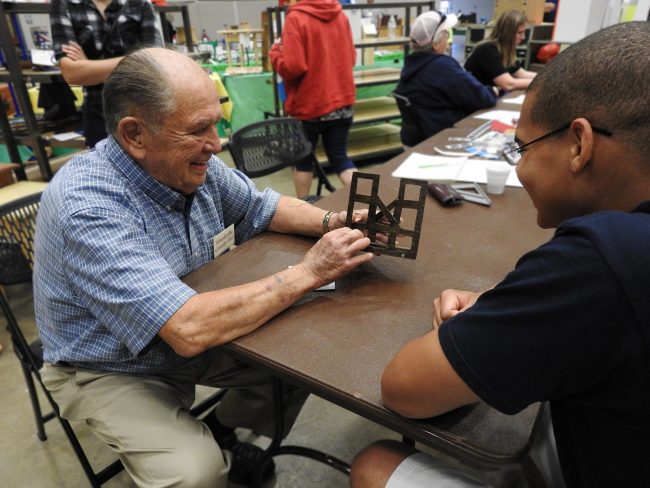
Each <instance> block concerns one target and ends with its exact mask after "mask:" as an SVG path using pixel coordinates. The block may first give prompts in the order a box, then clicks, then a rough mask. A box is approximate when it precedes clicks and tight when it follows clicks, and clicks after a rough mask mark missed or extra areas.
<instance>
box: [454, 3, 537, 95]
mask: <svg viewBox="0 0 650 488" xmlns="http://www.w3.org/2000/svg"><path fill="white" fill-rule="evenodd" d="M525 37H526V16H525V15H524V14H523V13H521V12H519V11H517V10H508V11H506V12H503V13H502V14H501V15H500V16H499V18H498V19H497V22H496V24H495V25H494V29H492V32H491V33H490V36H489V37H488V39H487V40H485V41H482V42H480V43H479V44H478V45H477V46H476V47H475V48H474V50H473V51H472V53H471V54H470V55H469V58H467V60H466V61H465V69H466V70H467V71H469V72H470V73H472V74H473V75H474V76H476V78H477V79H478V80H479V81H480V82H481V83H483V84H484V85H488V86H492V85H494V86H496V87H497V88H499V90H502V91H510V90H516V89H526V88H528V85H530V82H531V80H532V79H533V78H534V77H535V73H533V72H532V71H527V70H525V69H524V68H522V67H521V64H520V63H518V62H517V61H516V54H517V52H516V51H517V45H518V44H521V42H522V41H523V40H524V39H525Z"/></svg>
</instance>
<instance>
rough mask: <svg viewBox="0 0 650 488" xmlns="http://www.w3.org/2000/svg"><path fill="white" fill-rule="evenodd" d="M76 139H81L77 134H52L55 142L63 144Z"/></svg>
mask: <svg viewBox="0 0 650 488" xmlns="http://www.w3.org/2000/svg"><path fill="white" fill-rule="evenodd" d="M78 137H81V134H79V133H77V132H61V133H60V134H54V135H53V136H52V139H54V140H55V141H60V142H65V141H69V140H71V139H76V138H78Z"/></svg>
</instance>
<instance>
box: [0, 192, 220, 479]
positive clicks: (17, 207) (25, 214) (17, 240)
mask: <svg viewBox="0 0 650 488" xmlns="http://www.w3.org/2000/svg"><path fill="white" fill-rule="evenodd" d="M40 199H41V194H40V193H37V194H34V195H30V196H27V197H24V198H21V199H19V200H15V201H13V202H10V203H7V204H5V205H2V206H0V308H1V309H2V312H3V313H4V315H5V317H6V318H7V324H8V325H7V328H8V330H9V334H10V336H11V342H12V344H13V349H14V352H15V354H16V357H17V358H18V360H19V361H20V366H21V368H22V370H23V375H24V377H25V383H27V388H28V390H29V396H30V399H31V402H32V409H33V410H34V418H35V420H36V432H37V436H38V438H39V439H40V440H41V441H45V440H47V434H46V433H45V423H46V422H48V421H50V420H52V419H53V418H58V419H59V422H60V423H61V427H63V430H64V432H65V434H66V436H67V438H68V440H69V441H70V444H71V445H72V448H73V449H74V451H75V453H76V454H77V458H78V459H79V462H80V463H81V466H82V468H83V470H84V473H85V474H86V476H87V477H88V480H89V481H90V484H91V486H93V487H100V486H101V485H102V484H104V483H106V482H107V481H108V480H109V479H111V478H112V477H113V476H115V475H116V474H118V473H119V472H120V471H122V470H123V469H124V466H123V465H122V462H121V461H120V460H117V461H114V462H113V463H111V464H109V465H108V466H107V467H105V468H104V469H102V470H100V471H98V472H95V471H94V470H93V468H92V466H91V465H90V462H89V461H88V457H87V456H86V454H85V453H84V450H83V448H82V447H81V444H80V443H79V440H78V439H77V436H76V434H75V432H74V430H73V429H72V427H71V426H70V423H69V422H68V421H67V420H66V419H64V418H62V417H61V416H60V415H59V409H58V406H57V404H56V402H55V401H54V399H53V398H52V396H51V395H50V392H49V391H48V390H47V388H45V385H44V384H43V380H42V378H41V375H40V369H41V367H42V366H43V347H42V344H41V341H40V340H35V341H33V342H31V343H29V342H28V341H27V339H26V338H25V335H24V334H23V332H22V330H21V329H20V326H19V325H18V321H17V320H16V317H15V315H14V314H13V312H12V310H11V307H10V306H9V302H8V301H7V298H6V296H5V294H4V292H3V291H2V290H1V287H2V286H7V285H15V284H20V283H29V282H31V280H32V267H33V263H34V245H33V244H34V230H35V227H36V214H37V212H38V208H39V206H40ZM34 379H36V382H38V383H39V384H40V386H41V389H42V390H43V393H44V394H45V397H46V398H47V400H48V402H49V403H50V405H51V407H52V411H51V412H50V413H47V414H43V411H42V409H41V404H40V401H39V399H38V395H37V392H36V386H35V382H34ZM224 393H225V390H220V391H217V392H216V393H214V394H213V395H211V396H210V397H209V398H207V399H206V400H204V401H203V402H201V403H200V404H198V405H197V406H195V407H194V408H192V410H191V411H190V413H192V415H194V416H199V415H202V414H203V413H205V412H207V411H208V410H209V409H210V408H211V407H213V406H214V405H216V403H217V402H218V401H219V400H220V399H221V397H222V396H223V394H224Z"/></svg>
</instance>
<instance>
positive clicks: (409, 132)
mask: <svg viewBox="0 0 650 488" xmlns="http://www.w3.org/2000/svg"><path fill="white" fill-rule="evenodd" d="M393 96H394V97H395V101H396V102H397V108H398V109H399V113H400V115H401V116H402V130H401V133H400V135H401V139H402V144H404V145H405V146H414V145H415V144H417V143H418V142H421V141H423V140H424V139H426V136H425V135H424V134H423V133H422V131H421V130H420V125H419V123H418V117H417V114H416V113H415V111H414V110H413V104H411V101H410V100H409V99H408V98H407V97H405V96H404V95H400V94H399V93H397V92H393Z"/></svg>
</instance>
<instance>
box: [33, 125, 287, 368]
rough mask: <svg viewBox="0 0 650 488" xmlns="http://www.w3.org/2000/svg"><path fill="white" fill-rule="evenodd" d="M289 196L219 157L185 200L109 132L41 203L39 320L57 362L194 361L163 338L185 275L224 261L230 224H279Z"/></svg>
mask: <svg viewBox="0 0 650 488" xmlns="http://www.w3.org/2000/svg"><path fill="white" fill-rule="evenodd" d="M279 198H280V195H279V194H277V193H275V192H274V191H272V190H269V189H266V190H265V191H263V192H260V191H258V190H257V189H256V188H255V186H254V184H253V182H252V181H250V180H249V179H248V178H247V177H246V176H245V175H243V174H242V173H240V172H239V171H236V170H233V169H230V168H228V167H227V166H226V165H225V164H224V163H223V162H222V161H221V160H219V159H218V158H217V157H216V156H213V157H212V158H211V160H210V163H209V169H208V174H207V178H206V181H205V183H204V184H203V185H201V186H200V187H199V188H198V189H197V190H196V191H195V192H194V194H193V195H192V196H190V197H187V198H186V197H184V196H183V195H181V194H180V193H178V192H177V191H175V190H172V189H170V188H169V187H167V186H165V185H163V184H161V183H159V182H158V181H156V180H154V179H153V178H152V177H151V176H149V174H148V173H147V172H145V171H144V170H143V169H142V168H141V167H140V166H139V165H138V164H136V163H135V162H134V161H133V160H132V159H131V158H130V157H129V156H128V154H127V153H126V152H124V150H122V148H121V147H120V146H119V144H118V143H117V142H116V141H115V140H114V139H113V138H112V137H109V138H108V139H105V140H104V141H102V142H100V143H99V144H98V145H97V148H96V149H95V150H93V151H90V152H87V153H85V154H82V155H80V156H77V157H76V158H74V159H73V160H71V161H70V162H68V163H67V164H66V165H65V166H64V167H63V168H62V169H61V170H60V171H59V172H58V173H57V174H56V176H55V177H54V179H53V180H52V182H51V183H50V184H49V186H48V187H47V189H46V191H45V193H44V194H43V198H42V200H41V208H40V211H39V214H38V219H37V226H36V242H35V265H34V302H35V308H36V324H37V326H38V330H39V333H40V336H41V339H42V341H43V347H44V357H45V360H46V361H48V362H50V363H54V364H56V363H61V362H63V363H68V364H71V365H73V366H76V367H82V368H88V369H98V370H102V371H119V372H130V373H145V372H155V371H164V370H166V369H169V368H172V367H174V366H175V365H176V364H178V363H179V362H181V361H182V358H181V357H180V356H178V355H176V353H174V351H173V350H172V349H171V347H169V346H168V345H167V344H166V343H165V342H163V341H162V339H160V337H159V336H158V335H157V334H158V331H159V330H160V328H161V327H162V326H163V325H164V324H165V322H167V320H168V319H169V318H170V317H171V316H172V315H173V314H174V313H175V312H176V311H177V310H178V309H179V308H180V307H181V306H182V305H183V304H184V303H185V302H186V301H187V300H188V299H189V298H190V297H192V296H193V295H195V294H196V292H195V291H194V290H192V289H191V288H189V287H188V286H187V285H185V284H184V283H183V282H182V281H181V280H180V277H181V276H184V275H185V274H187V273H189V272H190V271H193V270H195V269H196V268H198V267H199V266H201V265H203V264H205V263H207V262H209V261H210V260H212V259H213V257H214V256H213V247H212V238H213V237H214V236H215V235H217V234H218V233H219V232H221V231H223V230H224V228H225V227H228V226H229V225H230V224H234V225H235V238H236V242H237V243H241V242H243V241H245V240H247V239H249V238H251V237H252V236H253V235H255V234H257V233H258V232H261V231H263V230H264V229H266V228H267V226H268V224H269V222H270V220H271V218H272V217H273V215H274V213H275V209H276V207H277V203H278V200H279Z"/></svg>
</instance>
